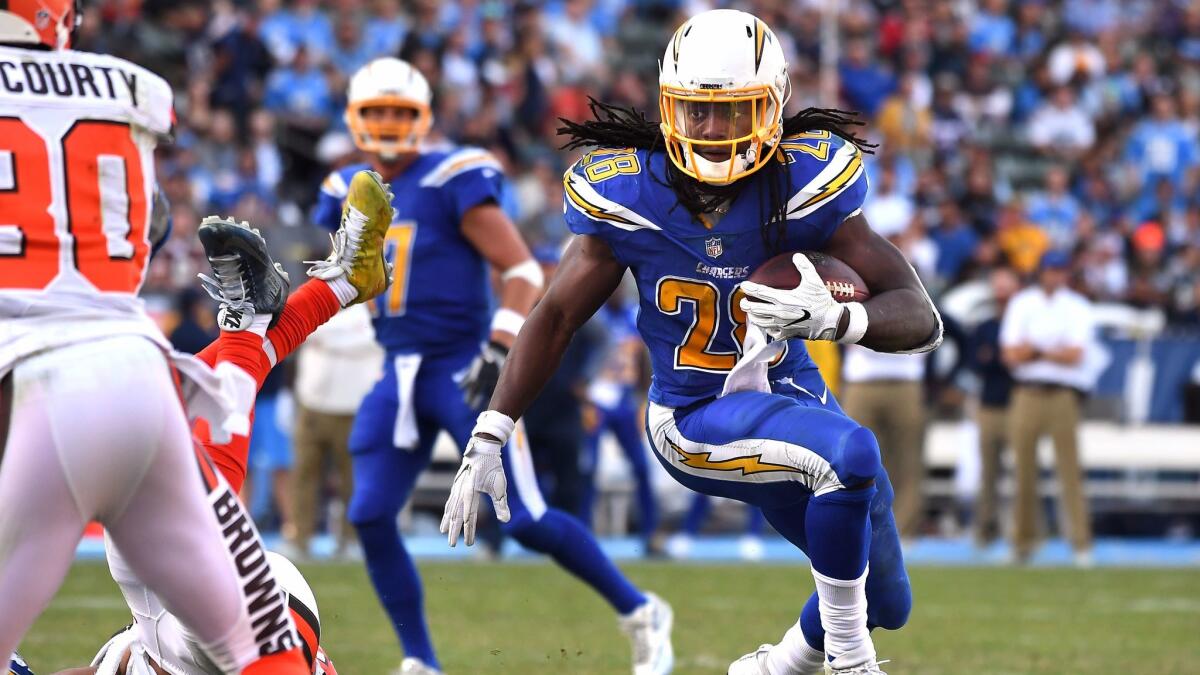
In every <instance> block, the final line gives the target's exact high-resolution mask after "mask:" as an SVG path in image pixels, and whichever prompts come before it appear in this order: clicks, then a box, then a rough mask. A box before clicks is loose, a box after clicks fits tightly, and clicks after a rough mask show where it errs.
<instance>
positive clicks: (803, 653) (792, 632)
mask: <svg viewBox="0 0 1200 675" xmlns="http://www.w3.org/2000/svg"><path fill="white" fill-rule="evenodd" d="M767 672H768V673H771V674H772V675H821V674H822V673H824V672H825V652H823V651H820V650H817V649H813V648H812V647H811V646H809V644H808V640H805V639H804V631H802V630H801V629H800V622H799V621H797V622H796V625H794V626H792V627H791V628H789V629H788V632H787V633H784V635H783V639H782V640H780V641H779V644H777V645H775V646H774V647H771V651H769V652H767Z"/></svg>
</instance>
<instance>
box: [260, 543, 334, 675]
mask: <svg viewBox="0 0 1200 675" xmlns="http://www.w3.org/2000/svg"><path fill="white" fill-rule="evenodd" d="M267 562H268V563H270V565H271V571H272V572H273V573H274V574H275V581H277V582H278V583H279V586H280V587H281V588H283V592H284V593H285V594H286V595H287V604H288V609H289V610H290V611H291V613H292V619H293V620H294V621H295V622H296V631H297V633H299V635H300V642H301V651H303V652H304V659H305V661H307V662H308V665H309V667H310V668H312V671H313V673H314V675H319V674H320V673H321V672H323V671H324V672H329V667H327V666H326V665H325V664H326V663H327V662H328V660H327V658H325V657H324V652H322V651H321V613H320V612H319V611H318V610H317V598H316V596H315V595H313V591H312V588H311V587H310V586H309V585H308V581H306V580H305V579H304V575H303V574H301V573H300V570H298V569H296V565H294V564H293V563H292V561H291V560H288V559H287V558H286V557H284V556H282V555H280V554H278V553H276V552H274V551H267Z"/></svg>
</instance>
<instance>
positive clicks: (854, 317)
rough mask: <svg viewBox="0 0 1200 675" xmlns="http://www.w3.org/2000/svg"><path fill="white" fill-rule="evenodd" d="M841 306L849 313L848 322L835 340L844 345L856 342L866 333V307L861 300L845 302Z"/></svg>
mask: <svg viewBox="0 0 1200 675" xmlns="http://www.w3.org/2000/svg"><path fill="white" fill-rule="evenodd" d="M842 306H843V307H845V308H846V311H847V312H849V313H850V323H848V324H847V325H846V333H845V334H844V335H842V337H840V338H838V340H837V341H838V342H839V343H841V344H844V345H852V344H857V343H858V341H859V340H861V339H862V338H863V336H864V335H866V334H867V308H866V307H863V304H862V303H861V302H847V303H846V304H844V305H842Z"/></svg>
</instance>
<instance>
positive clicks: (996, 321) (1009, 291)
mask: <svg viewBox="0 0 1200 675" xmlns="http://www.w3.org/2000/svg"><path fill="white" fill-rule="evenodd" d="M989 283H990V285H991V291H992V302H993V305H994V307H995V315H994V316H992V317H991V318H989V319H986V320H984V321H983V322H981V323H980V324H979V325H978V326H976V327H975V331H974V333H973V334H972V335H971V341H970V347H969V348H970V353H969V354H968V357H967V360H968V363H969V364H970V366H971V369H972V370H974V371H975V374H976V375H977V376H978V377H979V381H980V386H979V407H978V408H977V409H976V411H975V422H976V424H978V426H979V465H980V475H979V495H978V497H977V498H976V500H975V517H974V526H975V528H974V529H975V545H976V546H977V547H980V548H982V547H983V546H985V545H987V544H989V543H991V541H992V540H993V539H995V538H996V537H997V536H999V534H1000V532H1001V528H1000V526H999V525H1000V524H999V522H997V507H998V504H997V503H996V502H997V499H996V485H997V484H998V483H999V481H1000V460H1001V457H1002V456H1003V454H1004V450H1005V448H1006V447H1008V403H1009V397H1010V396H1011V393H1012V374H1011V373H1009V371H1008V368H1007V367H1006V366H1005V365H1004V361H1003V360H1002V359H1001V358H1000V320H1001V318H1002V317H1003V316H1004V310H1005V308H1006V307H1007V306H1008V302H1009V300H1010V299H1011V298H1012V297H1013V296H1014V295H1015V294H1016V293H1017V291H1019V290H1021V279H1020V277H1018V276H1017V274H1016V273H1015V272H1014V271H1013V270H1012V269H1011V268H1007V267H997V268H996V269H994V270H992V274H991V277H990V279H989Z"/></svg>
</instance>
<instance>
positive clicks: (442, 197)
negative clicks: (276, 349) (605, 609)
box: [314, 58, 673, 675]
mask: <svg viewBox="0 0 1200 675" xmlns="http://www.w3.org/2000/svg"><path fill="white" fill-rule="evenodd" d="M348 99H349V104H348V107H347V110H346V123H347V125H348V126H349V127H350V132H351V134H352V135H353V138H354V142H355V144H356V145H357V146H358V147H359V148H360V149H361V150H363V151H364V152H366V153H367V154H368V155H369V157H370V166H371V168H374V169H375V170H376V171H378V172H379V173H380V174H382V175H383V177H384V179H385V180H386V181H388V182H389V183H390V185H391V187H392V189H393V191H394V193H395V195H396V197H395V200H394V202H393V206H395V208H396V219H395V220H394V221H393V222H392V226H391V228H390V229H389V231H388V234H387V242H388V254H389V257H390V258H391V259H392V261H393V262H394V264H395V277H396V278H395V282H394V283H393V284H392V285H391V287H390V288H389V289H388V291H387V292H386V293H384V294H383V295H381V296H380V297H379V298H378V299H377V300H376V301H375V302H374V303H373V304H372V305H371V308H372V310H373V311H374V314H375V319H374V325H375V335H376V337H377V339H378V340H379V342H380V344H381V345H382V346H383V347H384V349H385V350H386V351H387V356H386V358H385V361H384V363H385V366H384V373H383V377H382V378H381V379H380V381H379V382H378V383H377V384H376V385H375V387H374V389H372V391H371V392H370V393H369V394H367V397H366V399H365V400H364V401H363V402H362V405H361V407H360V409H359V412H358V414H357V416H356V417H355V420H354V427H353V430H352V432H351V436H350V453H351V458H352V462H353V470H354V494H353V497H352V498H351V500H350V510H349V517H350V521H351V522H352V523H354V526H355V528H356V529H357V531H358V536H359V540H360V541H361V542H362V547H363V552H364V554H365V555H366V562H367V571H368V573H369V574H370V577H371V582H372V583H373V584H374V585H375V591H376V594H377V595H378V596H379V599H380V602H382V603H383V606H384V609H385V610H387V613H388V616H389V617H390V618H391V620H392V624H393V626H394V627H395V629H396V632H397V634H398V635H399V637H400V641H401V643H402V644H403V647H404V652H405V655H406V658H405V659H404V661H403V662H402V664H401V672H405V673H437V672H439V670H440V667H439V664H438V660H437V656H436V654H435V652H434V648H433V642H432V640H431V639H430V636H429V630H428V627H427V626H426V623H425V616H424V608H423V597H422V590H421V581H420V578H419V577H418V576H417V569H416V566H415V565H414V564H413V561H412V558H411V557H409V554H408V552H407V551H406V550H405V548H404V543H403V542H402V541H401V538H400V533H399V531H398V530H397V528H396V515H397V514H398V513H399V511H400V509H401V508H402V507H403V506H404V504H405V502H407V501H408V498H409V495H410V494H411V493H412V489H413V487H414V486H415V485H416V482H417V478H418V476H420V474H421V472H422V471H423V470H424V469H425V467H426V466H428V465H429V462H430V459H431V455H432V452H433V442H434V440H435V439H436V437H437V435H438V433H439V431H441V430H442V429H445V430H446V431H448V432H449V433H450V435H451V436H453V437H454V439H455V440H456V442H459V443H465V442H466V441H467V439H468V438H469V436H470V433H471V427H472V425H473V424H474V417H475V415H476V413H477V412H478V411H479V409H480V408H481V407H482V405H483V403H485V402H486V401H487V397H488V396H489V395H490V393H491V390H492V388H493V387H494V386H495V382H496V378H497V377H498V375H499V371H500V366H501V364H502V363H503V361H504V358H505V355H506V354H507V352H508V348H509V346H510V345H511V344H512V341H513V338H514V337H515V336H516V335H517V332H518V331H519V330H520V329H521V324H522V323H524V321H525V315H526V314H527V313H528V312H529V308H530V307H531V306H532V305H533V303H534V301H535V300H536V299H537V297H538V295H539V293H540V291H541V286H542V272H541V268H540V267H539V266H538V263H537V262H536V261H535V260H534V259H533V257H532V256H531V255H530V254H529V250H528V249H527V248H526V246H525V243H524V242H523V241H522V240H521V237H520V235H519V234H518V233H517V230H516V227H514V226H513V224H512V222H510V221H509V219H508V217H507V216H505V214H504V212H503V210H501V208H500V201H501V196H502V195H501V189H502V186H503V175H502V173H501V169H500V166H499V164H498V163H497V161H496V160H495V158H493V157H492V156H491V155H490V154H488V153H487V152H484V151H483V150H479V149H474V148H456V149H449V150H430V149H427V148H423V147H421V143H422V140H423V139H424V137H425V136H426V134H427V133H428V132H429V129H430V125H431V124H432V114H431V112H430V109H429V105H430V99H431V93H430V89H429V85H428V83H427V82H426V81H425V78H424V77H423V76H422V75H421V73H419V72H418V71H417V70H416V69H414V68H413V67H412V66H410V65H409V64H407V63H405V62H403V61H400V60H398V59H392V58H384V59H378V60H375V61H372V62H371V63H369V64H367V65H366V66H364V67H363V68H361V69H360V70H359V71H358V72H357V73H355V74H354V76H353V77H352V78H351V80H350V89H349V93H348ZM362 168H365V165H355V166H349V167H346V168H344V169H339V170H338V171H335V172H334V173H332V174H330V176H329V178H328V179H327V180H326V181H325V183H324V185H323V186H322V188H321V195H320V200H319V201H318V203H317V208H316V211H315V213H314V220H315V221H316V222H317V223H318V224H319V225H322V226H324V227H329V228H332V227H336V226H337V216H338V213H339V212H340V211H341V206H342V202H343V200H344V199H345V196H346V191H345V190H346V188H345V186H346V177H347V176H348V175H350V174H351V173H353V172H355V171H358V170H360V169H362ZM489 265H490V267H491V269H493V270H495V271H496V273H497V274H498V276H499V278H500V281H501V290H500V297H499V306H500V307H499V309H498V310H497V311H496V312H495V314H494V315H493V316H492V319H491V323H490V327H489V323H488V318H487V310H488V299H489V293H488V268H489ZM481 344H483V348H482V351H481V350H480V345H481ZM460 380H461V389H460V382H459V381H460ZM464 391H465V392H466V400H464ZM506 459H507V461H510V462H511V464H510V465H509V469H510V472H511V473H510V475H512V476H513V478H514V480H513V483H514V490H513V491H512V493H511V494H510V495H509V497H510V498H509V499H508V500H505V501H502V502H500V503H499V504H498V506H497V515H498V516H499V517H500V519H501V520H504V521H507V525H506V528H505V529H506V531H507V532H508V533H509V534H511V535H512V536H513V538H515V539H516V540H517V541H519V542H520V543H521V544H522V545H524V546H525V547H527V548H530V549H533V550H535V551H539V552H542V553H546V554H548V555H550V556H551V557H552V558H554V560H555V562H557V563H558V564H559V565H561V566H562V567H563V568H565V569H566V570H567V571H569V572H571V573H572V574H574V575H575V576H577V577H579V578H580V579H582V580H583V581H584V582H585V583H587V584H588V585H590V586H591V587H592V588H593V589H595V590H596V591H597V592H598V593H600V594H601V595H602V596H603V597H604V599H605V600H607V601H608V602H609V604H610V605H612V607H613V608H614V609H615V610H616V612H617V613H618V614H619V625H620V627H621V629H622V630H623V631H624V632H625V633H626V634H627V635H628V636H629V638H630V640H631V642H632V643H633V654H634V672H635V673H637V674H645V675H651V674H656V673H666V672H668V671H669V670H670V667H671V663H672V660H673V656H672V652H671V641H670V630H671V610H670V607H669V606H668V605H667V604H666V603H665V602H663V601H662V600H660V599H659V598H657V597H656V596H654V595H653V594H650V593H643V592H641V591H640V590H638V589H637V588H636V587H635V586H634V585H633V584H632V583H630V582H629V580H628V579H626V578H625V576H624V575H622V574H621V572H620V571H619V570H618V569H617V567H616V566H615V565H613V563H612V561H610V560H609V559H608V557H607V556H605V555H604V553H603V552H602V551H601V550H600V547H599V545H598V544H597V543H596V541H595V539H593V537H592V535H591V533H590V532H589V531H588V530H587V528H586V527H584V526H583V524H582V523H580V522H579V521H578V520H577V519H575V518H574V517H572V516H569V515H567V514H565V513H562V512H560V511H557V510H555V509H551V508H547V507H546V504H545V502H544V501H543V500H542V496H541V493H540V492H539V491H538V487H537V483H536V480H535V478H534V473H533V467H532V465H531V463H530V459H529V453H528V449H527V448H526V447H524V446H523V445H517V446H515V450H514V451H513V452H510V453H509V454H508V455H507V458H506ZM468 539H469V540H473V539H474V530H472V531H471V532H470V533H469V534H468Z"/></svg>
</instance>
